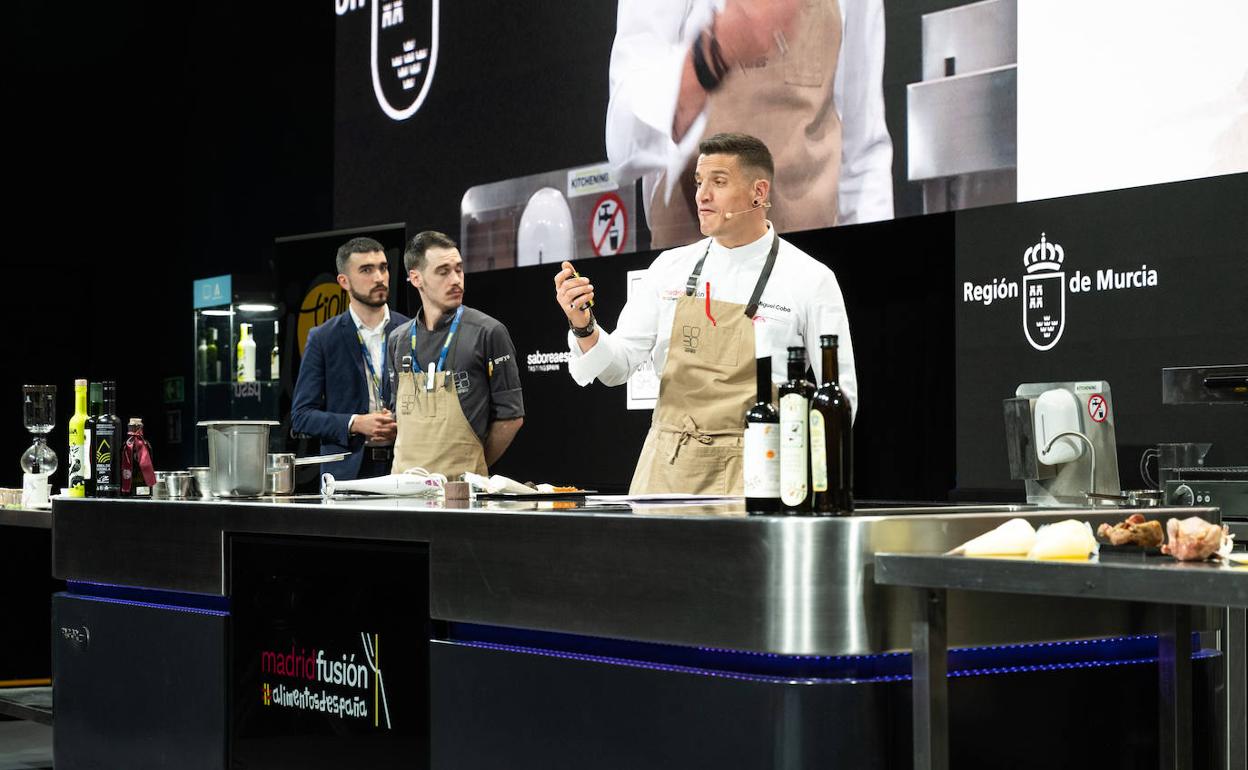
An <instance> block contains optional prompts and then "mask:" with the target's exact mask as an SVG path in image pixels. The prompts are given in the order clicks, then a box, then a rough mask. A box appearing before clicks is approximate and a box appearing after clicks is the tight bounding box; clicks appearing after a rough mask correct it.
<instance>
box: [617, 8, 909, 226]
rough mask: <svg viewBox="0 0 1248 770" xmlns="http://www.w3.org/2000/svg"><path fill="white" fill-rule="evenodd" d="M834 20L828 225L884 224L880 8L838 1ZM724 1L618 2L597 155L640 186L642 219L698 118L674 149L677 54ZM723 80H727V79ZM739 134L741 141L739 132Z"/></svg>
mask: <svg viewBox="0 0 1248 770" xmlns="http://www.w3.org/2000/svg"><path fill="white" fill-rule="evenodd" d="M838 2H839V4H840V9H841V18H842V19H843V20H844V25H843V30H842V39H841V52H840V56H839V59H838V64H837V68H836V80H835V81H834V85H833V89H832V91H833V102H834V103H835V105H834V106H835V107H836V112H837V114H838V115H840V117H841V124H842V125H841V141H842V145H841V178H840V182H839V193H838V197H837V200H838V209H839V210H838V215H837V221H836V223H837V224H853V223H856V222H874V221H876V220H881V219H891V218H892V217H893V177H892V165H893V143H892V140H891V139H890V138H889V136H888V126H887V125H886V124H885V123H884V93H883V90H882V87H881V83H882V81H883V76H884V4H883V0H838ZM723 5H724V0H684V2H679V1H678V0H619V6H618V10H617V12H616V28H615V43H614V45H613V47H612V49H611V98H610V102H609V103H608V105H607V157H608V159H609V160H610V162H611V164H612V166H614V167H615V169H616V172H617V173H618V174H619V175H621V176H622V177H625V178H629V177H632V178H636V177H638V176H640V177H641V178H642V191H643V193H644V199H645V201H646V206H647V212H648V207H649V205H650V201H651V200H653V196H654V194H655V187H656V185H657V184H658V182H659V179H660V178H662V177H664V174H666V177H665V178H666V181H667V183H666V185H665V189H663V190H662V191H661V192H662V194H663V195H664V199H665V200H666V199H668V198H670V196H671V194H672V190H673V188H674V186H675V184H676V181H677V180H678V178H679V176H680V175H681V174H682V173H684V171H685V168H686V167H687V166H688V164H689V161H690V159H691V158H692V157H693V156H694V155H695V154H696V153H697V149H698V142H699V141H701V140H702V138H703V137H702V133H703V131H704V130H705V128H706V112H705V111H703V112H702V114H701V115H699V116H698V117H697V119H695V120H694V122H693V125H692V126H690V128H689V130H688V131H687V132H686V133H685V136H684V137H683V138H682V139H681V141H680V143H679V144H677V143H676V142H675V141H673V139H672V120H673V118H674V116H675V114H676V101H677V97H678V95H679V92H680V77H681V71H682V69H683V67H684V62H685V55H686V54H687V53H688V52H689V49H690V47H691V46H692V45H693V41H694V39H695V38H696V37H697V36H698V33H699V32H700V31H701V30H702V29H703V28H705V27H706V26H707V25H709V24H710V22H711V18H712V16H713V14H714V12H715V11H717V10H722V9H723ZM729 77H731V75H729ZM739 130H741V131H744V132H745V133H750V127H749V126H748V125H745V126H741V127H740V129H739Z"/></svg>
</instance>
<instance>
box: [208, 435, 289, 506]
mask: <svg viewBox="0 0 1248 770" xmlns="http://www.w3.org/2000/svg"><path fill="white" fill-rule="evenodd" d="M199 424H200V425H202V426H203V427H205V428H207V429H208V468H209V471H210V473H209V480H210V484H211V489H212V494H213V495H215V496H216V497H257V496H259V495H262V494H264V471H265V468H266V460H267V458H268V454H269V428H271V427H273V426H274V425H278V424H279V423H277V422H276V421H274V420H206V421H204V422H201V423H199Z"/></svg>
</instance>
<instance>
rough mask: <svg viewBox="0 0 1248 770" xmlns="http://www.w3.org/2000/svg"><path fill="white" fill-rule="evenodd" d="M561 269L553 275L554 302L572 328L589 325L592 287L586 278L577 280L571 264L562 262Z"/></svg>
mask: <svg viewBox="0 0 1248 770" xmlns="http://www.w3.org/2000/svg"><path fill="white" fill-rule="evenodd" d="M562 267H563V269H562V270H560V271H559V272H558V273H557V274H556V275H555V301H556V302H558V303H559V307H560V308H561V309H562V310H563V314H564V315H565V316H567V317H568V322H569V323H571V324H572V325H573V326H577V327H580V328H584V327H586V326H588V325H589V319H590V318H591V316H590V311H589V307H588V306H589V303H590V302H591V301H592V300H593V299H594V287H593V284H591V283H590V282H589V279H588V278H577V277H576V276H575V272H576V271H575V270H574V269H573V267H572V263H571V262H564V263H563V265H562Z"/></svg>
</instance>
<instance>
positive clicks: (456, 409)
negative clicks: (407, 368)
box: [390, 371, 489, 481]
mask: <svg viewBox="0 0 1248 770" xmlns="http://www.w3.org/2000/svg"><path fill="white" fill-rule="evenodd" d="M454 375H455V373H454V372H450V371H442V372H435V373H434V375H433V389H432V390H429V389H428V387H427V385H428V383H429V374H428V373H427V372H423V371H421V372H402V373H400V374H399V384H398V391H397V393H396V398H395V404H394V406H395V408H394V419H395V420H396V421H397V422H398V425H399V433H398V436H397V437H396V438H395V441H394V465H393V466H392V467H391V469H390V472H391V473H402V472H404V471H406V470H407V469H408V468H424V469H425V470H427V471H429V472H430V473H441V474H442V475H444V476H446V477H447V478H448V479H451V480H452V481H454V480H457V479H459V476H460V474H462V473H463V472H464V471H472V472H473V473H479V474H481V475H482V476H486V475H489V471H488V470H487V469H486V467H485V450H484V449H482V447H481V442H480V441H479V440H478V439H477V434H476V433H475V432H474V431H473V429H472V425H470V424H469V422H468V418H467V417H465V416H464V410H463V407H461V406H460V405H459V394H458V393H457V392H456V391H455V377H454Z"/></svg>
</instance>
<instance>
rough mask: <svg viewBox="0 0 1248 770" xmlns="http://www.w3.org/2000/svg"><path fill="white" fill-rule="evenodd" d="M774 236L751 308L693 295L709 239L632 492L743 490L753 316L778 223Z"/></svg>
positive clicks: (679, 305)
mask: <svg viewBox="0 0 1248 770" xmlns="http://www.w3.org/2000/svg"><path fill="white" fill-rule="evenodd" d="M772 238H773V240H772V244H771V251H770V252H769V253H768V255H767V261H766V263H765V264H764V265H763V270H762V273H761V274H760V275H759V278H758V283H757V284H756V285H755V287H754V293H753V294H752V295H751V297H750V304H749V305H741V304H738V303H735V302H722V301H720V300H717V299H714V298H712V299H711V300H710V302H709V303H708V302H707V300H706V298H704V297H703V298H699V297H696V296H694V295H695V292H696V290H697V287H698V281H699V279H700V277H701V275H702V265H703V264H704V263H705V262H706V256H707V254H708V253H710V244H707V251H706V253H704V254H703V255H702V258H701V259H700V260H698V264H697V265H696V266H695V267H694V268H693V273H691V274H690V276H689V280H688V282H687V283H686V284H685V294H684V296H682V297H679V298H678V299H677V300H676V316H675V318H674V319H673V320H672V336H671V346H670V347H669V348H668V351H667V362H666V363H665V364H664V365H663V374H662V375H661V377H660V379H659V401H658V404H657V405H656V406H655V408H654V419H653V420H652V422H651V424H650V431H649V432H648V433H647V434H646V441H645V443H644V444H643V445H642V448H641V456H640V457H639V458H638V459H637V469H636V470H635V471H634V472H633V482H632V484H631V485H630V486H629V493H630V494H634V495H640V494H656V493H664V492H685V493H690V494H712V495H740V494H742V493H743V492H744V487H745V481H744V475H743V467H742V463H743V462H744V434H745V412H746V410H747V409H749V408H750V404H752V403H754V397H755V390H756V388H757V383H756V378H755V364H754V356H755V351H754V314H755V313H756V312H757V310H758V302H759V300H760V298H761V297H762V294H763V289H764V288H765V287H766V285H767V280H768V278H770V277H771V270H772V268H773V267H774V265H775V262H776V254H777V253H778V251H779V248H780V237H779V236H778V235H776V234H775V230H774V228H773V230H772ZM714 289H715V287H714V286H712V287H711V291H712V292H714ZM708 304H709V310H710V316H711V317H713V318H714V319H715V321H714V323H712V321H711V318H708V317H707V310H708Z"/></svg>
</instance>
